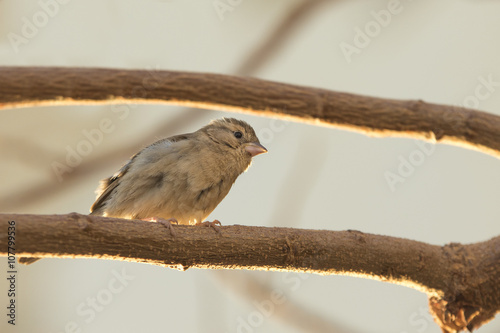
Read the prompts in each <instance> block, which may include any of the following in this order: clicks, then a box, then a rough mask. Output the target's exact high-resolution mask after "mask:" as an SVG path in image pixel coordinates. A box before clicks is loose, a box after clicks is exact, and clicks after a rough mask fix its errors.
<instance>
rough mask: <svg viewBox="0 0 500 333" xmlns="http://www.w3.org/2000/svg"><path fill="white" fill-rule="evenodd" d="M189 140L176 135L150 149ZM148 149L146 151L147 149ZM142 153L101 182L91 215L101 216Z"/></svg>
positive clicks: (184, 135)
mask: <svg viewBox="0 0 500 333" xmlns="http://www.w3.org/2000/svg"><path fill="white" fill-rule="evenodd" d="M188 138H189V134H181V135H175V136H172V137H169V138H166V139H162V140H159V141H156V142H155V143H153V144H151V145H150V146H148V147H151V146H154V145H157V144H161V143H164V142H170V143H173V142H178V141H182V140H186V139H188ZM148 147H146V148H145V149H147V148H148ZM141 152H142V150H141V151H140V152H138V153H137V154H135V155H134V156H132V157H131V158H130V160H128V162H127V163H125V165H123V166H122V167H121V168H120V170H119V171H118V172H116V173H115V174H114V175H113V176H111V177H109V178H105V179H103V180H101V182H100V184H99V187H98V188H97V190H96V192H97V193H98V196H97V199H96V201H95V202H94V203H93V204H92V207H90V215H97V214H101V212H100V209H101V208H103V207H104V205H105V204H106V201H107V200H108V199H109V196H110V194H111V193H112V192H113V190H114V189H115V188H116V187H118V185H120V179H121V178H122V177H123V176H124V175H125V174H126V173H127V171H128V170H129V169H130V166H131V165H132V164H133V163H134V160H135V159H136V158H137V156H139V154H140V153H141Z"/></svg>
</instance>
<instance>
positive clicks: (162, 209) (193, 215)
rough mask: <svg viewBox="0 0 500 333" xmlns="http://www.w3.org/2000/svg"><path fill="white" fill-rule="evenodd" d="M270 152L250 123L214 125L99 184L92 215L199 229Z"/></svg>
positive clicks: (161, 146)
mask: <svg viewBox="0 0 500 333" xmlns="http://www.w3.org/2000/svg"><path fill="white" fill-rule="evenodd" d="M266 152H267V149H266V148H265V147H264V146H262V145H261V144H260V142H259V139H258V138H257V136H256V134H255V131H254V130H253V128H252V127H251V126H250V125H249V124H248V123H246V122H244V121H242V120H238V119H234V118H222V119H217V120H213V121H211V122H210V123H209V124H208V125H206V126H204V127H202V128H201V129H199V130H198V131H196V132H193V133H188V134H181V135H176V136H172V137H169V138H166V139H162V140H159V141H157V142H155V143H153V144H151V145H150V146H147V147H146V148H144V149H142V150H141V151H140V152H138V153H137V154H135V155H134V156H133V157H132V158H131V159H130V160H129V161H128V162H127V163H126V164H125V165H124V166H123V167H122V168H121V169H120V170H119V171H118V172H117V173H116V174H114V175H113V176H112V177H109V178H106V179H104V180H102V181H101V183H100V186H99V188H98V189H97V191H96V193H97V194H98V195H97V199H96V201H95V202H94V204H93V205H92V207H91V208H90V212H91V213H90V214H91V215H101V216H109V217H119V218H127V219H152V220H158V219H162V220H163V221H175V222H178V223H179V224H187V225H196V224H201V223H203V221H204V219H206V218H207V216H208V215H209V214H210V213H211V212H212V211H213V210H214V209H215V207H217V205H218V204H219V203H220V202H221V201H222V199H224V197H225V196H226V195H227V194H228V193H229V190H230V189H231V187H232V185H233V184H234V182H235V181H236V179H237V178H238V176H239V175H240V174H242V173H243V172H245V171H246V170H247V169H248V168H249V167H250V164H251V163H252V157H254V156H257V155H259V154H262V153H266Z"/></svg>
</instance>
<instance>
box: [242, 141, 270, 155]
mask: <svg viewBox="0 0 500 333" xmlns="http://www.w3.org/2000/svg"><path fill="white" fill-rule="evenodd" d="M245 150H246V151H247V152H248V153H249V154H250V155H252V157H254V156H257V155H259V154H264V153H267V149H266V147H264V146H263V145H261V144H260V143H258V142H252V143H249V144H248V145H247V146H246V147H245Z"/></svg>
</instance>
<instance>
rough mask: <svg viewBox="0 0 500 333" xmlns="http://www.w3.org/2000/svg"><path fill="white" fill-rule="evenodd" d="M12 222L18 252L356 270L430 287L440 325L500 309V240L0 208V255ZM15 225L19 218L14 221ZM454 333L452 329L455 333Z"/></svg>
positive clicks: (464, 323)
mask: <svg viewBox="0 0 500 333" xmlns="http://www.w3.org/2000/svg"><path fill="white" fill-rule="evenodd" d="M9 221H15V234H16V241H15V244H16V254H17V255H18V256H35V257H60V258H101V259H115V260H127V261H134V262H141V263H149V264H155V265H160V266H167V267H173V268H177V269H181V270H185V269H188V268H191V267H192V268H201V269H246V270H275V271H293V272H303V273H316V274H322V275H332V274H338V275H351V276H358V277H363V278H369V279H376V280H380V281H386V282H391V283H396V284H400V285H405V286H408V287H412V288H415V289H417V290H420V291H422V292H425V293H427V294H428V295H429V297H430V304H431V310H432V312H433V313H434V315H435V316H436V318H437V321H438V322H439V323H440V325H441V326H442V327H445V328H450V327H456V328H460V329H464V328H475V327H479V326H480V325H481V324H483V323H484V322H486V321H488V320H490V319H491V318H493V316H494V315H495V313H497V312H498V311H499V310H500V237H496V238H493V239H491V240H489V241H485V242H481V243H476V244H470V245H461V244H450V245H446V246H444V247H441V246H436V245H430V244H425V243H422V242H417V241H412V240H408V239H401V238H395V237H388V236H380V235H371V234H365V233H362V232H359V231H326V230H302V229H291V228H266V227H248V226H239V225H236V226H225V227H222V228H221V233H217V232H215V231H214V230H212V229H211V228H200V227H194V226H175V228H176V236H175V237H173V236H171V234H170V232H169V231H168V230H167V229H165V228H164V227H163V226H162V225H160V224H155V223H151V222H144V221H138V220H125V219H116V218H106V217H99V216H88V215H80V214H76V213H72V214H68V215H20V214H0V230H1V232H0V235H1V238H0V255H1V256H7V254H8V253H7V249H8V238H7V230H8V226H9ZM10 224H13V223H12V222H11V223H10ZM449 332H454V331H453V330H450V331H449Z"/></svg>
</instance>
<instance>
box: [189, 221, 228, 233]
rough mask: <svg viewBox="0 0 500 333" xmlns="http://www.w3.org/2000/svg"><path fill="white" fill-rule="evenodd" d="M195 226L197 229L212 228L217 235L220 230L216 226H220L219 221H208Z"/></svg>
mask: <svg viewBox="0 0 500 333" xmlns="http://www.w3.org/2000/svg"><path fill="white" fill-rule="evenodd" d="M195 225H196V226H199V227H208V228H213V229H214V230H215V231H217V233H219V234H220V228H219V227H218V226H217V225H222V224H221V223H220V221H219V220H213V222H210V221H205V222H197V223H196V224H195Z"/></svg>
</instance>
